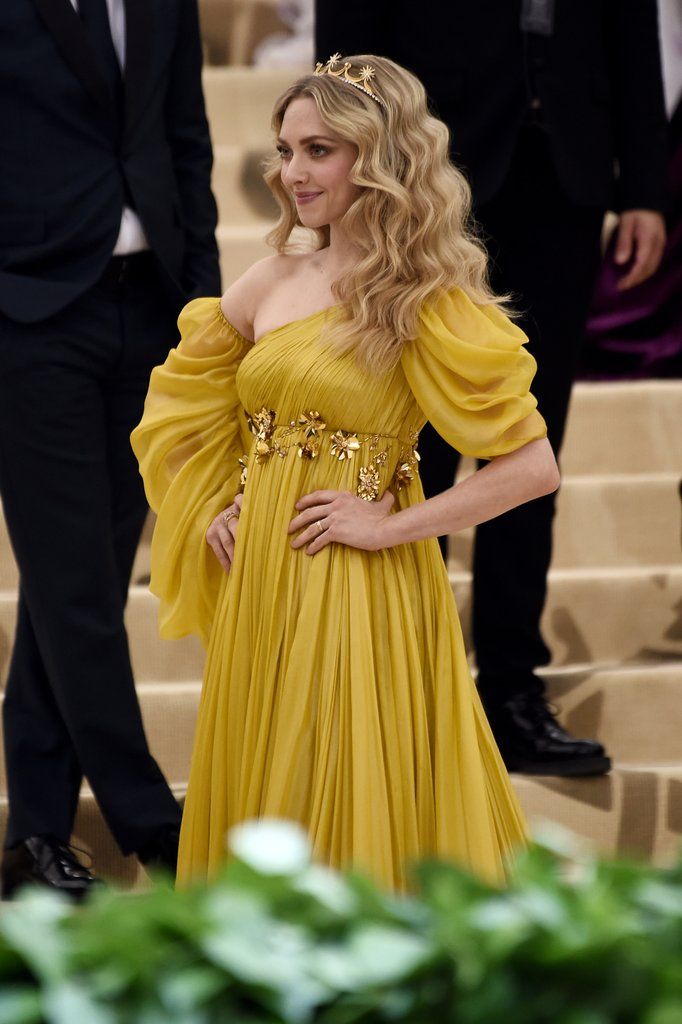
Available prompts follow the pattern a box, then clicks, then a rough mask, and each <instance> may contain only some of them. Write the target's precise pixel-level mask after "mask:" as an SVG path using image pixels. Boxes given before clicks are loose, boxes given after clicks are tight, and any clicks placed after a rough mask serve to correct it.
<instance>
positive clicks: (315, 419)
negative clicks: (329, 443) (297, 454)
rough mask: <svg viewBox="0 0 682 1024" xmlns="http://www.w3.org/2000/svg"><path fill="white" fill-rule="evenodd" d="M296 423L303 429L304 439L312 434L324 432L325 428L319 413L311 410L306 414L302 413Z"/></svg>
mask: <svg viewBox="0 0 682 1024" xmlns="http://www.w3.org/2000/svg"><path fill="white" fill-rule="evenodd" d="M298 422H299V424H300V426H301V427H303V430H304V432H305V436H306V437H310V436H311V435H313V434H319V432H320V431H321V430H324V429H325V428H326V426H327V424H326V423H325V422H324V420H323V419H322V418H321V416H320V414H319V412H317V410H312V409H309V410H308V412H302V413H301V415H300V416H299V417H298ZM292 424H293V420H292Z"/></svg>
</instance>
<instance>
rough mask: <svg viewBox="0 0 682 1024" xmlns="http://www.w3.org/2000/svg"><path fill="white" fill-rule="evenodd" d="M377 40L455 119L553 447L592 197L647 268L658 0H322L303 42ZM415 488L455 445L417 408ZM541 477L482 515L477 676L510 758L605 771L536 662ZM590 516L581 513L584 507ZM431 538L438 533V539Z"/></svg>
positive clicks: (374, 45)
mask: <svg viewBox="0 0 682 1024" xmlns="http://www.w3.org/2000/svg"><path fill="white" fill-rule="evenodd" d="M337 51H338V52H340V53H342V54H343V55H349V54H362V53H380V54H383V55H385V56H387V57H390V58H392V59H393V60H396V61H397V62H398V63H400V64H403V65H405V66H406V67H408V68H410V70H412V71H413V72H415V74H417V75H418V76H419V78H420V79H421V80H422V81H423V82H424V84H425V86H426V89H427V91H428V93H429V96H430V98H431V100H432V102H433V104H434V106H435V107H436V109H437V112H438V113H439V115H440V116H441V117H442V119H443V120H444V121H445V122H446V123H447V124H448V126H449V128H450V129H451V139H452V156H453V158H454V160H455V161H456V162H457V163H458V165H459V166H460V167H462V168H463V169H464V170H465V172H466V173H467V174H468V177H469V180H470V183H471V186H472V192H473V201H474V211H473V212H474V217H475V219H476V221H477V222H478V224H479V227H480V230H481V234H482V237H483V240H484V242H485V243H486V245H487V248H488V251H489V254H490V257H491V283H492V285H493V287H494V288H495V290H496V291H497V292H499V293H508V292H511V293H512V297H513V299H514V301H515V305H516V308H517V309H518V310H519V312H520V313H521V317H520V320H519V323H520V325H521V326H522V327H523V329H524V330H525V332H526V333H527V334H528V336H529V339H530V342H529V347H530V349H531V351H532V352H533V354H534V355H535V357H536V359H537V361H538V372H537V376H536V378H535V380H534V383H533V392H534V394H535V395H536V397H537V399H538V404H539V408H540V410H541V412H542V413H543V416H544V418H545V420H546V422H547V427H548V434H549V439H550V442H551V443H552V446H553V448H554V452H555V454H557V455H558V453H559V451H560V449H561V443H562V440H563V434H564V427H565V423H566V416H567V412H568V405H569V398H570V392H571V385H572V381H573V377H574V374H575V371H576V367H577V361H578V353H579V346H580V342H581V340H582V337H583V332H584V326H585V322H586V317H587V312H588V307H589V301H590V296H591V292H592V288H593V284H594V279H595V275H596V272H597V269H598V262H599V248H600V245H599V243H600V233H601V228H602V222H603V216H604V212H605V210H606V209H612V210H616V211H619V213H620V223H619V229H618V230H619V237H618V246H617V257H616V258H617V261H618V263H619V265H620V266H621V268H622V277H621V280H620V287H621V288H622V289H626V288H631V287H634V286H635V285H637V284H638V283H640V282H641V281H643V280H644V279H645V278H646V277H648V276H649V275H651V274H652V273H653V272H654V271H655V269H656V267H657V265H658V262H659V260H660V258H661V254H662V252H663V247H664V243H665V223H664V219H663V216H662V211H663V210H664V208H665V204H666V201H667V198H666V120H665V110H664V101H663V91H662V83H661V69H660V55H659V40H658V25H657V10H656V0H637V2H636V3H635V2H623V0H571V2H566V0H477V2H476V3H457V2H455V3H450V4H441V3H439V2H437V0H423V2H422V3H419V4H415V3H411V2H410V0H391V2H389V0H373V2H372V3H371V4H366V3H364V2H363V0H343V2H339V0H319V2H318V3H317V18H316V54H317V58H318V59H319V60H325V59H326V58H327V57H328V55H329V54H330V53H335V52H337ZM420 449H421V451H422V462H421V465H420V471H421V475H422V482H423V485H424V490H425V493H426V496H427V497H431V496H432V495H434V494H436V493H438V492H440V491H442V490H443V489H444V488H445V487H448V486H451V485H452V480H453V477H454V474H455V471H456V466H457V456H456V453H454V452H453V451H452V449H450V448H449V447H448V446H447V445H446V444H445V442H444V441H443V440H442V439H441V438H440V437H439V436H438V435H437V434H436V432H435V431H434V430H433V428H432V427H430V426H429V425H428V424H427V426H426V427H425V429H424V431H423V432H422V437H421V439H420ZM554 507H555V495H554V494H551V495H548V496H546V497H544V498H539V499H537V500H536V501H533V502H530V503H528V504H526V505H522V506H521V507H519V508H517V509H514V510H513V511H511V512H509V513H507V514H506V515H504V516H500V517H499V518H497V519H495V520H493V521H491V522H489V523H485V524H484V525H482V526H479V527H478V531H477V536H476V543H475V552H474V584H473V638H474V646H475V649H476V659H477V663H478V670H479V674H478V686H479V691H480V694H481V697H482V699H483V702H484V704H485V707H486V711H487V713H488V717H489V720H490V724H491V726H492V728H493V731H494V733H495V737H496V739H497V742H498V744H499V747H500V751H501V753H502V756H503V758H504V760H505V763H506V765H507V767H508V768H509V769H510V770H512V771H521V772H528V773H537V774H555V775H589V774H601V773H603V772H606V771H608V770H609V768H610V760H609V758H608V757H607V756H606V753H605V751H604V748H603V747H602V745H601V744H599V743H596V742H594V741H591V740H579V739H574V738H573V737H572V736H570V735H569V734H568V733H567V732H566V731H565V730H564V729H563V728H562V727H561V726H560V725H559V723H558V722H557V720H556V717H555V715H556V709H555V708H553V707H552V706H551V705H549V704H548V702H547V700H546V698H545V690H544V685H543V683H542V681H541V680H540V679H539V678H538V676H537V675H536V674H535V670H536V668H538V667H539V666H541V665H545V664H547V663H548V662H549V660H550V651H549V649H548V647H547V645H546V644H545V642H544V640H543V637H542V635H541V631H540V616H541V613H542V610H543V606H544V603H545V596H546V585H547V584H546V581H547V572H548V569H549V565H550V559H551V551H552V519H553V516H554ZM585 529H589V523H586V524H585ZM442 550H443V553H444V554H445V550H446V549H445V539H442Z"/></svg>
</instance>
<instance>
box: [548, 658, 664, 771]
mask: <svg viewBox="0 0 682 1024" xmlns="http://www.w3.org/2000/svg"><path fill="white" fill-rule="evenodd" d="M541 674H542V675H543V677H544V679H545V682H546V684H547V695H548V697H549V700H550V701H551V702H553V703H554V704H556V705H557V707H558V708H559V713H558V716H557V717H558V718H559V720H560V721H561V723H562V725H564V727H565V728H566V729H567V730H568V732H570V733H571V734H572V735H573V736H581V737H586V738H591V739H597V740H599V741H600V742H601V743H603V744H604V746H605V747H606V748H607V750H608V752H609V755H610V756H611V757H612V758H613V760H614V761H617V762H618V763H620V764H622V765H627V764H631V763H634V764H637V763H639V764H645V763H647V764H651V765H655V764H676V763H680V764H682V660H679V661H674V660H670V661H666V660H664V659H660V660H658V661H649V662H643V663H641V664H625V665H623V664H615V665H595V664H588V665H584V666H572V667H570V668H548V669H545V670H543V671H542V672H541Z"/></svg>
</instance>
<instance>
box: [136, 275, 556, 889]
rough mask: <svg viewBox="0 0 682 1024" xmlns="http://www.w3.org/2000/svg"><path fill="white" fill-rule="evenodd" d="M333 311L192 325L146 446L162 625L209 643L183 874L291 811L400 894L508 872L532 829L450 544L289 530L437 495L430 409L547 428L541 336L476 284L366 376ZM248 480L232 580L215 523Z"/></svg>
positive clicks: (475, 425) (139, 446)
mask: <svg viewBox="0 0 682 1024" xmlns="http://www.w3.org/2000/svg"><path fill="white" fill-rule="evenodd" d="M338 315H339V308H338V307H332V308H331V309H329V310H325V311H321V312H319V313H314V314H312V315H310V316H307V317H304V318H302V319H300V320H296V321H294V322H292V323H287V324H284V325H282V326H281V327H279V328H277V329H275V330H272V331H269V332H268V333H267V334H266V335H265V336H264V337H263V338H261V339H260V340H259V342H258V343H257V344H255V345H254V344H252V343H249V342H248V341H247V340H246V339H245V338H243V337H242V336H241V335H240V334H239V333H238V331H237V330H235V328H234V327H233V326H232V325H231V324H230V323H228V322H227V321H226V320H225V318H224V316H223V315H222V312H221V309H220V304H219V300H218V299H215V298H206V299H196V300H194V301H193V302H191V303H190V304H189V305H188V306H187V307H186V308H185V309H184V311H183V313H182V314H181V316H180V320H179V326H180V330H181V338H182V340H181V342H180V344H179V346H178V347H177V349H174V350H172V351H171V352H170V354H169V356H168V358H167V360H166V362H165V363H164V364H163V366H160V367H157V368H156V369H155V370H154V371H153V373H152V377H151V382H150V389H149V394H148V397H147V401H146V404H145V411H144V417H143V419H142V422H141V423H140V425H139V426H138V427H137V428H136V430H135V431H134V432H133V435H132V441H133V447H134V449H135V452H136V454H137V457H138V459H139V462H140V469H141V473H142V476H143V478H144V482H145V486H146V490H147V496H148V499H149V503H150V505H151V507H152V508H153V509H154V511H155V512H156V513H157V516H158V518H157V523H156V528H155V532H154V537H153V543H152V577H151V589H152V591H153V592H154V593H155V594H156V595H157V596H158V597H159V598H160V602H161V606H160V630H161V635H162V636H164V637H179V636H182V635H184V634H187V633H190V632H196V633H198V634H199V635H200V636H201V637H202V639H203V641H204V644H205V646H206V665H205V673H204V684H203V690H202V697H201V704H200V708H199V716H198V724H197V730H196V736H195V744H194V753H193V757H192V764H191V771H190V778H189V787H188V792H187V800H186V804H185V812H184V818H183V824H182V833H181V841H180V858H179V869H178V880H179V883H180V884H183V883H186V882H187V881H188V880H190V879H195V878H205V877H207V876H210V875H211V874H212V873H214V872H215V870H216V869H217V868H218V866H219V865H220V864H221V863H222V862H223V861H224V859H225V856H226V854H225V835H226V832H227V830H228V828H229V827H230V826H232V825H233V824H235V823H236V822H239V821H244V820H247V819H252V818H258V817H278V818H287V819H290V820H294V821H297V822H300V823H301V824H302V825H303V826H304V827H305V828H306V829H307V831H308V833H309V835H310V838H311V841H312V845H313V849H314V853H315V856H316V857H317V858H318V859H319V860H320V861H321V862H324V863H327V864H331V865H334V866H337V867H347V866H353V867H355V868H358V869H360V870H363V871H365V872H368V873H369V874H370V875H371V876H372V877H373V878H374V879H375V880H376V881H377V882H379V883H381V884H383V885H385V886H388V887H391V888H395V889H404V888H405V887H406V884H407V877H408V871H409V865H410V863H411V862H413V861H415V860H418V859H420V858H424V857H430V856H436V857H440V858H448V859H453V860H455V861H458V862H460V863H462V864H464V865H465V866H468V867H469V868H470V869H472V870H473V871H475V872H476V873H478V874H480V875H481V876H483V877H485V878H487V879H489V880H492V881H496V882H503V881H504V879H505V877H506V865H505V861H506V860H507V857H508V855H509V853H510V852H511V851H512V850H513V849H514V848H515V847H517V846H520V845H523V844H524V843H525V841H526V839H527V833H526V826H525V821H524V817H523V814H522V811H521V809H520V807H519V804H518V801H517V798H516V795H515V793H514V791H513V789H512V787H511V784H510V780H509V777H508V775H507V772H506V769H505V767H504V764H503V762H502V760H501V757H500V754H499V752H498V749H497V746H496V744H495V741H494V739H493V736H492V733H491V731H490V728H489V726H488V723H487V720H486V717H485V714H484V712H483V709H482V707H481V703H480V701H479V698H478V694H477V691H476V688H475V685H474V683H473V681H472V678H471V675H470V672H469V667H468V664H467V660H466V655H465V650H464V644H463V642H462V633H461V629H460V624H459V619H458V616H457V610H456V607H455V601H454V598H453V595H452V591H451V588H450V584H449V581H448V575H447V572H446V569H445V565H444V564H443V560H442V558H441V555H440V551H439V548H438V543H437V541H436V540H435V539H429V540H424V541H418V542H415V543H410V544H403V545H400V546H397V547H394V548H389V549H386V550H382V551H375V552H368V551H361V550H358V549H354V548H351V547H347V546H345V545H340V544H333V543H332V544H330V545H328V546H327V547H325V548H324V549H323V550H322V551H320V552H319V553H317V554H315V555H313V556H310V555H307V554H306V552H305V549H304V548H301V549H296V550H294V549H292V547H291V545H290V542H291V540H292V537H291V535H288V534H287V528H288V526H289V523H290V521H291V519H292V518H293V517H294V515H295V514H296V510H295V508H294V504H295V502H296V501H297V500H298V498H300V497H301V496H302V495H304V494H307V493H309V492H310V491H314V490H316V489H318V488H331V489H338V490H350V491H352V492H354V493H358V494H359V495H360V496H361V497H364V498H366V499H367V500H375V499H376V498H377V497H381V495H382V494H383V493H384V491H385V489H386V488H389V487H390V488H391V489H392V491H393V492H394V493H395V495H396V502H395V505H394V507H393V508H394V511H399V510H400V509H402V508H405V507H406V506H408V505H412V504H414V503H415V502H420V501H423V500H424V494H423V491H422V487H421V483H420V480H419V474H418V459H417V456H416V454H415V450H416V449H415V444H416V440H417V435H418V432H419V430H420V429H421V427H422V426H423V424H424V422H425V420H426V419H427V418H428V419H429V420H430V421H431V422H432V423H433V424H434V426H435V427H436V429H437V430H438V431H439V432H440V433H441V434H442V435H443V437H444V438H445V439H446V440H447V441H448V442H449V443H450V444H452V445H453V446H454V447H455V448H457V449H458V450H459V451H461V452H463V453H465V454H467V455H475V456H481V457H492V456H495V455H501V454H503V453H506V452H511V451H513V450H514V449H516V448H518V447H520V446H521V445H523V444H526V443H527V442H528V441H531V440H534V439H536V438H539V437H543V436H545V434H546V428H545V424H544V421H543V419H542V417H541V416H540V414H539V413H538V411H537V409H536V401H535V399H534V397H533V395H532V394H531V393H530V391H529V387H530V383H531V380H532V377H533V374H534V372H535V362H534V360H533V358H532V356H531V355H530V354H529V353H528V352H527V351H526V349H525V348H524V347H523V345H524V342H525V340H526V339H525V335H524V334H523V333H522V331H521V330H520V329H519V328H517V327H516V326H515V325H513V324H512V323H511V322H510V321H509V320H508V319H507V318H506V317H504V316H503V315H502V314H500V313H499V312H497V311H496V310H495V309H494V308H489V307H478V306H476V305H474V304H473V303H472V302H471V301H470V300H469V299H468V298H467V297H466V296H465V294H464V293H463V292H461V291H459V290H455V291H453V292H451V293H448V294H447V295H445V296H443V298H442V299H441V300H439V301H438V302H437V303H433V304H431V305H429V306H427V307H426V308H425V309H424V310H423V312H422V314H421V318H420V328H419V333H418V336H417V338H416V339H415V340H414V341H410V342H408V343H407V344H406V345H405V347H404V350H403V354H402V356H401V361H400V363H399V364H398V365H397V366H396V367H395V368H394V369H393V370H392V371H390V372H389V373H387V374H384V375H383V376H381V377H378V378H377V377H374V378H370V377H368V376H367V375H366V374H365V373H364V372H363V371H362V370H361V369H360V368H359V367H358V365H357V363H356V361H355V358H354V356H353V354H352V353H345V354H343V355H339V354H338V353H336V352H335V351H333V350H332V349H331V348H330V346H329V345H328V344H326V343H324V342H321V340H320V334H321V330H322V327H323V325H324V323H325V320H326V318H327V317H335V316H338ZM242 489H243V508H242V512H241V516H240V520H239V528H238V531H237V540H236V545H235V553H234V561H233V564H232V568H231V571H230V573H229V575H226V574H225V573H224V572H223V570H222V568H221V567H220V565H219V563H218V561H217V560H216V558H215V556H214V554H213V553H212V551H211V550H210V548H209V547H208V546H207V544H206V541H205V533H206V529H207V527H208V525H209V524H210V522H211V521H212V520H213V518H214V517H215V516H216V515H217V514H218V512H219V511H220V510H221V509H224V508H225V507H226V506H227V505H228V504H230V503H231V502H232V500H233V499H234V496H235V494H236V493H237V492H238V491H240V490H242Z"/></svg>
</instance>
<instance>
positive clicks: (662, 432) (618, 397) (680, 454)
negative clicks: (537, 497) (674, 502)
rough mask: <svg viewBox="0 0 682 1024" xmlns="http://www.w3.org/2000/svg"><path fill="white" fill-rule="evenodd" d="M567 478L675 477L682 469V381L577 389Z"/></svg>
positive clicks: (564, 465)
mask: <svg viewBox="0 0 682 1024" xmlns="http://www.w3.org/2000/svg"><path fill="white" fill-rule="evenodd" d="M566 429H567V433H566V442H565V444H564V448H563V451H562V455H561V469H562V473H563V474H564V476H573V475H574V476H584V475H588V474H589V475H596V474H601V473H607V474H608V473H675V474H677V475H678V476H679V475H680V468H681V467H682V381H674V380H673V381H663V380H649V381H637V382H626V383H615V382H613V381H611V382H609V383H606V384H587V383H580V384H577V385H576V386H575V388H574V390H573V398H572V401H571V409H570V412H569V417H568V425H567V428H566Z"/></svg>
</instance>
